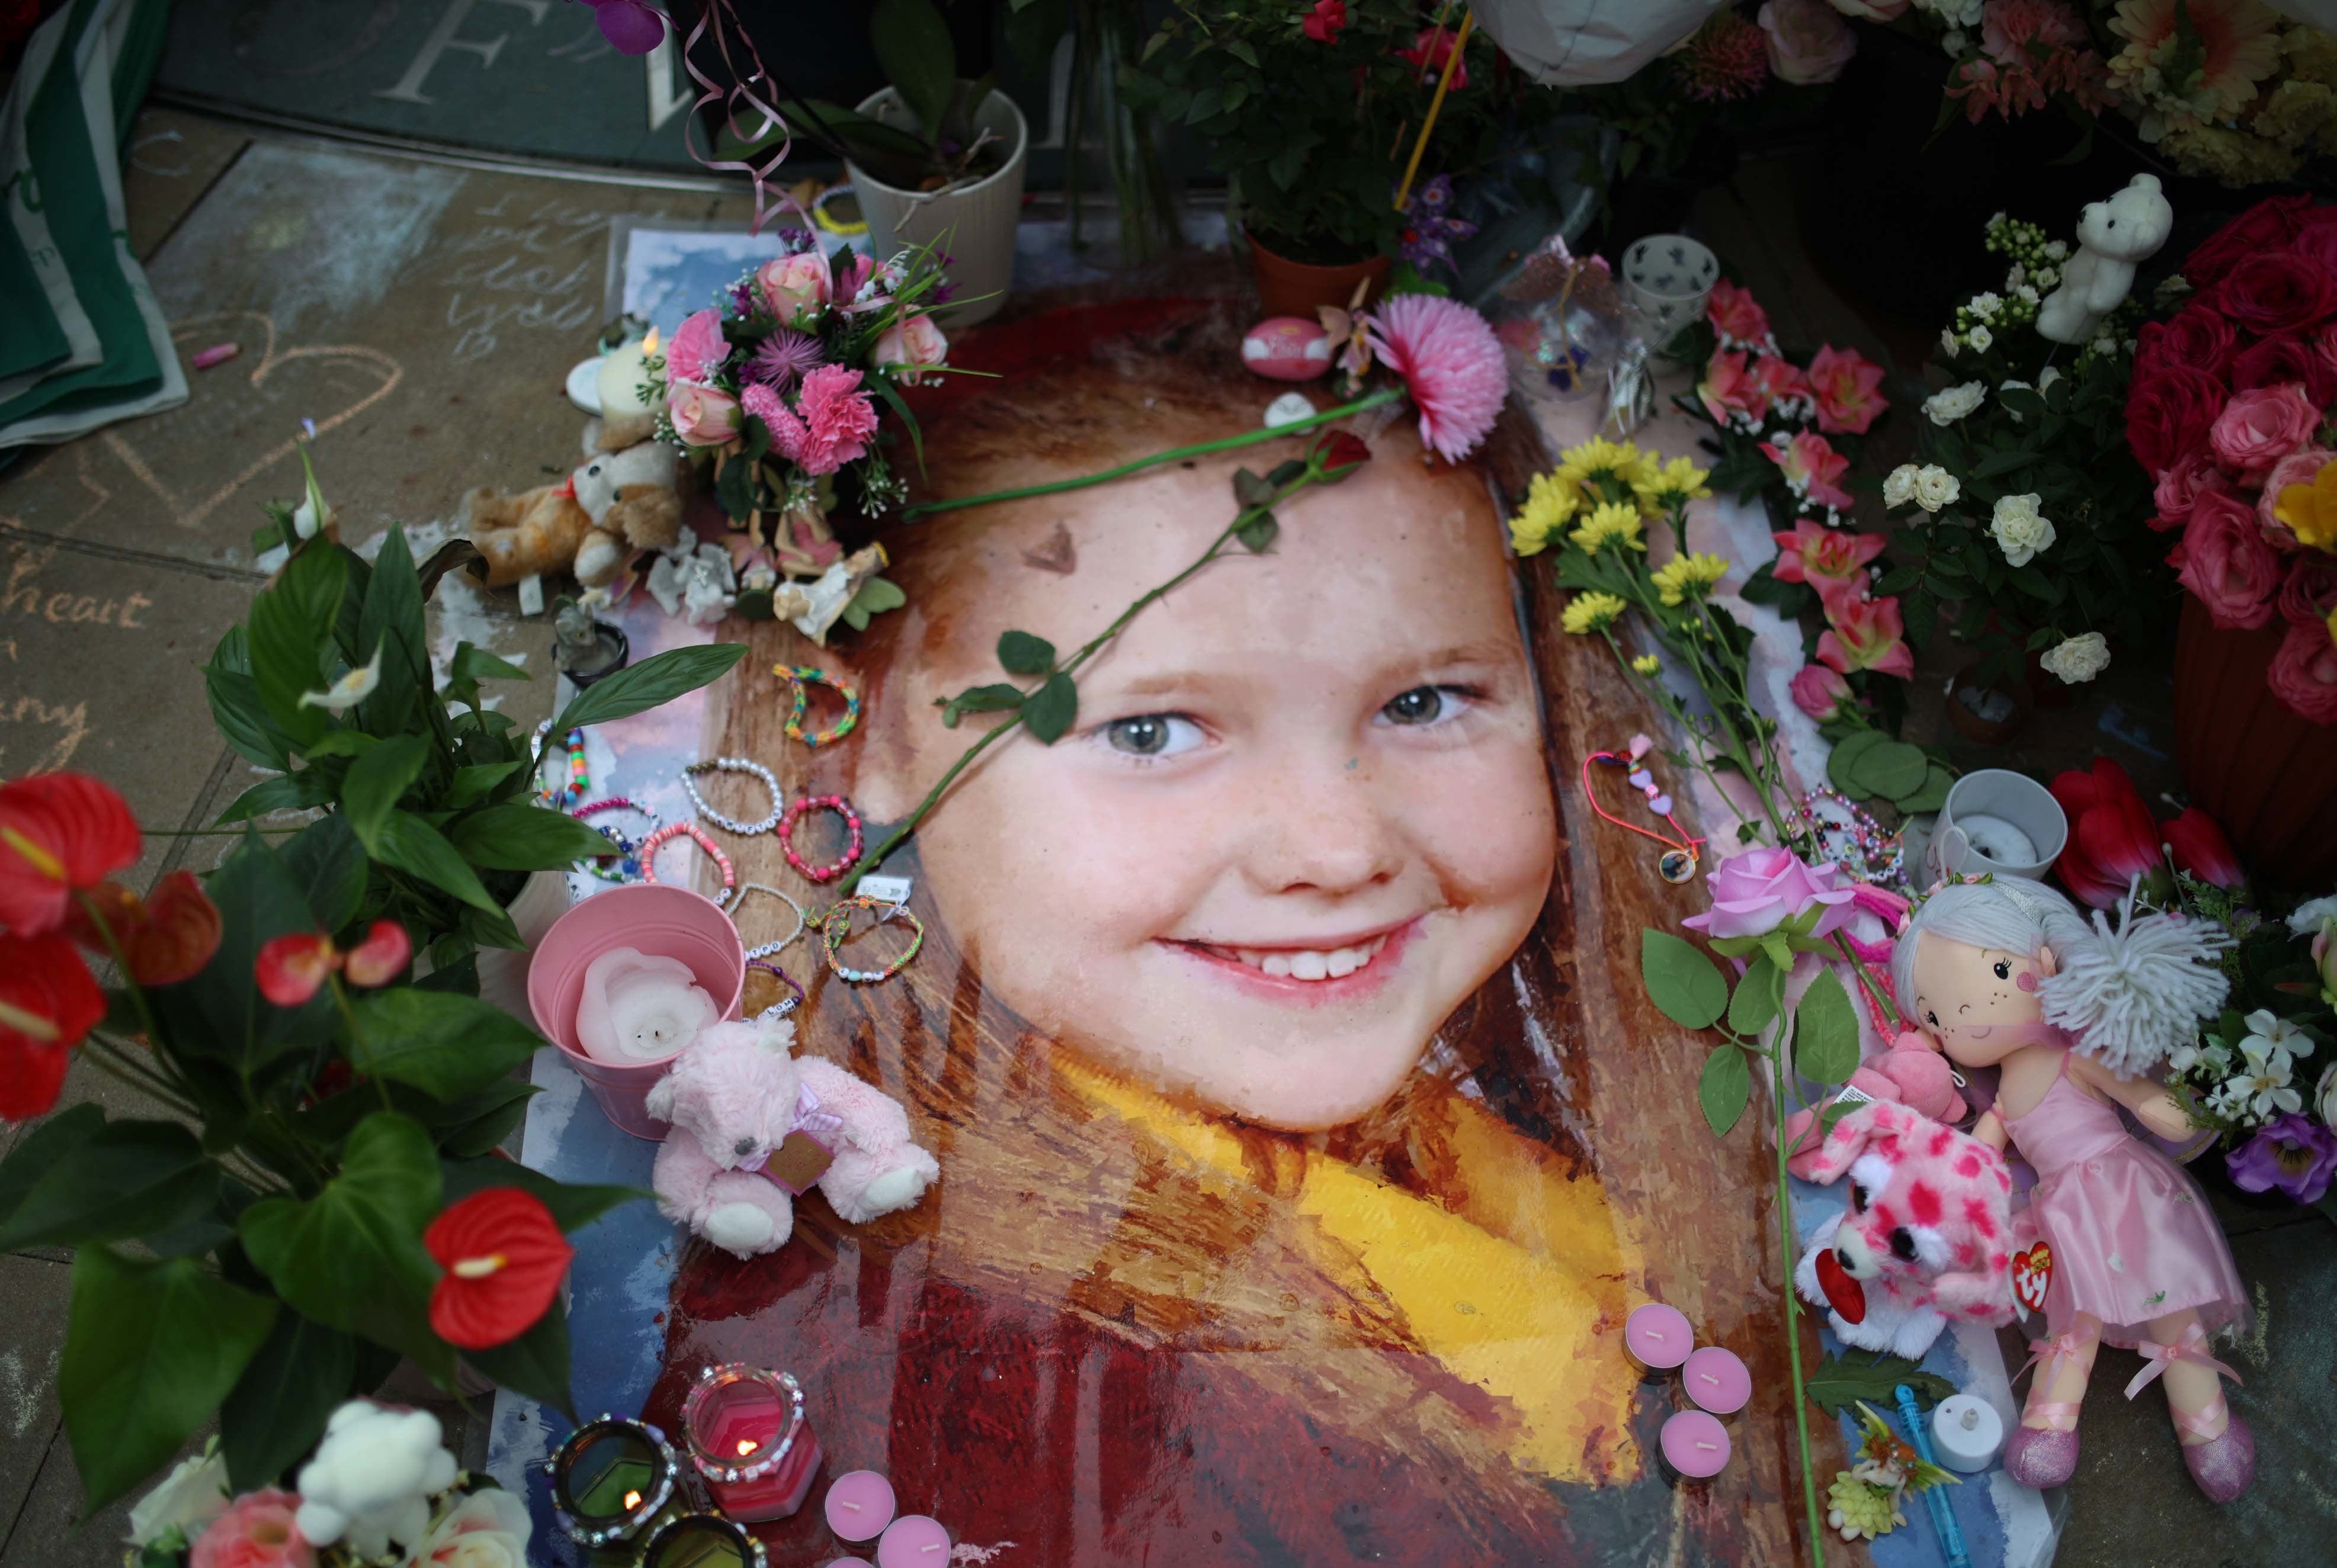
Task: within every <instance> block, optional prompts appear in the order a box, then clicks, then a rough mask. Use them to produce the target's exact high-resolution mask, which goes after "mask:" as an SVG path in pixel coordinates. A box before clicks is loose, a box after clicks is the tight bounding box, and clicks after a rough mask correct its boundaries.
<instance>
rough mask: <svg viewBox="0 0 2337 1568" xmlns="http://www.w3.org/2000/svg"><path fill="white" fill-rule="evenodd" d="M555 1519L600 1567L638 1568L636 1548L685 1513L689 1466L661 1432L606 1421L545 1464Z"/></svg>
mask: <svg viewBox="0 0 2337 1568" xmlns="http://www.w3.org/2000/svg"><path fill="white" fill-rule="evenodd" d="M543 1468H544V1473H545V1474H546V1475H550V1476H551V1477H552V1508H553V1510H554V1513H555V1516H556V1517H557V1518H558V1519H559V1520H560V1522H561V1524H562V1526H564V1527H565V1528H566V1530H567V1531H568V1534H569V1538H570V1539H571V1540H572V1541H574V1542H575V1543H576V1544H577V1545H579V1546H582V1547H583V1548H584V1549H585V1552H586V1554H587V1556H588V1559H589V1560H591V1561H593V1562H604V1561H605V1562H612V1563H628V1564H630V1563H632V1562H633V1560H634V1558H635V1557H636V1556H637V1555H638V1549H637V1548H636V1547H635V1545H634V1544H633V1543H634V1542H635V1541H636V1540H638V1539H640V1538H642V1537H643V1536H645V1535H646V1534H649V1533H650V1532H651V1531H652V1530H653V1529H654V1528H655V1526H656V1524H658V1523H659V1522H660V1521H662V1520H664V1519H668V1518H670V1517H673V1516H674V1515H676V1514H680V1511H681V1509H680V1504H677V1503H676V1502H675V1495H676V1494H677V1492H678V1491H679V1490H680V1481H681V1461H680V1458H679V1457H678V1456H677V1455H675V1453H674V1451H673V1450H672V1449H671V1448H670V1447H668V1446H666V1442H665V1438H664V1436H663V1435H662V1434H661V1433H660V1432H659V1431H658V1429H657V1428H656V1427H654V1426H647V1425H644V1424H643V1423H641V1422H639V1421H621V1420H618V1419H617V1418H616V1417H614V1416H601V1418H600V1419H599V1420H597V1421H588V1422H586V1423H585V1424H584V1425H583V1426H579V1427H578V1428H577V1429H576V1430H575V1431H573V1432H572V1433H570V1434H569V1435H568V1437H567V1439H566V1440H565V1441H564V1442H562V1444H561V1445H560V1448H559V1451H558V1452H557V1453H555V1454H553V1455H552V1457H551V1458H550V1459H548V1460H546V1461H544V1465H543Z"/></svg>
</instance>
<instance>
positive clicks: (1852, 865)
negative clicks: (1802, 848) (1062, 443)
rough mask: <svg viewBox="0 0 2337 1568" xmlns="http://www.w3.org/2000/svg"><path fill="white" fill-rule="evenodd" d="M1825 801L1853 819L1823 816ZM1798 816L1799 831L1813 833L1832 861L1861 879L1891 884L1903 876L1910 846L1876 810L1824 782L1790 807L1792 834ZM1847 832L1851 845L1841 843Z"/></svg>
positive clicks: (1788, 829) (1787, 826) (1789, 829)
mask: <svg viewBox="0 0 2337 1568" xmlns="http://www.w3.org/2000/svg"><path fill="white" fill-rule="evenodd" d="M1821 800H1829V801H1832V802H1833V804H1834V805H1836V806H1838V807H1840V808H1841V809H1842V814H1843V816H1844V817H1847V818H1850V820H1848V821H1847V822H1843V821H1839V820H1836V819H1835V818H1833V817H1832V816H1831V815H1828V816H1824V817H1822V816H1820V815H1819V814H1818V809H1817V807H1818V802H1819V801H1821ZM1797 818H1798V820H1799V822H1800V828H1799V831H1801V832H1805V833H1807V834H1809V836H1810V838H1811V839H1812V840H1813V841H1814V843H1815V845H1816V847H1817V848H1818V850H1819V851H1820V853H1822V854H1823V855H1824V857H1825V858H1827V859H1829V860H1836V861H1840V862H1842V864H1843V869H1845V870H1847V871H1850V872H1851V873H1852V874H1853V876H1855V877H1858V879H1859V880H1860V881H1862V882H1872V883H1875V884H1877V885H1879V886H1886V887H1887V886H1888V885H1889V884H1891V883H1892V882H1896V881H1897V880H1898V879H1899V873H1900V870H1901V868H1902V867H1903V866H1904V864H1905V862H1906V858H1907V847H1906V845H1905V844H1904V843H1903V842H1902V840H1901V838H1900V836H1899V835H1898V834H1896V833H1894V832H1892V831H1891V830H1890V829H1888V828H1884V827H1883V826H1882V823H1881V822H1880V821H1879V820H1877V819H1876V818H1875V815H1874V813H1873V812H1872V811H1869V810H1868V809H1866V808H1865V807H1863V806H1861V805H1859V804H1858V803H1857V802H1855V801H1853V800H1852V799H1850V798H1849V797H1847V796H1845V795H1843V793H1842V792H1841V791H1840V790H1838V789H1835V788H1834V787H1833V785H1831V784H1821V785H1819V786H1818V787H1817V788H1816V789H1811V790H1807V791H1805V792H1804V794H1803V796H1802V798H1801V799H1799V800H1797V801H1795V802H1794V805H1793V806H1792V807H1791V808H1789V809H1787V810H1786V812H1785V831H1786V833H1787V834H1788V835H1789V836H1791V835H1793V834H1794V832H1795V831H1796V828H1795V826H1794V824H1795V821H1796V819H1797ZM1843 835H1847V836H1848V838H1849V840H1850V842H1849V844H1848V846H1847V847H1842V846H1841V845H1840V843H1839V838H1840V837H1841V836H1843Z"/></svg>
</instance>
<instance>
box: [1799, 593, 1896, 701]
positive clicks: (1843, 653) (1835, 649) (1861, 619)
mask: <svg viewBox="0 0 2337 1568" xmlns="http://www.w3.org/2000/svg"><path fill="white" fill-rule="evenodd" d="M1817 655H1818V662H1819V663H1821V664H1823V665H1824V666H1825V667H1826V668H1827V669H1829V670H1832V671H1836V672H1838V673H1840V674H1843V675H1847V674H1849V673H1850V672H1851V671H1853V670H1874V671H1880V672H1881V673H1882V674H1885V675H1896V676H1897V677H1898V678H1899V679H1900V680H1902V681H1912V680H1913V679H1914V678H1915V654H1914V651H1913V650H1912V649H1911V648H1909V647H1908V646H1907V622H1906V617H1905V616H1904V615H1903V614H1902V613H1901V612H1900V609H1899V601H1898V600H1896V599H1850V600H1845V601H1843V603H1840V604H1834V605H1829V606H1827V608H1826V629H1825V630H1824V631H1823V632H1819V633H1818V646H1817Z"/></svg>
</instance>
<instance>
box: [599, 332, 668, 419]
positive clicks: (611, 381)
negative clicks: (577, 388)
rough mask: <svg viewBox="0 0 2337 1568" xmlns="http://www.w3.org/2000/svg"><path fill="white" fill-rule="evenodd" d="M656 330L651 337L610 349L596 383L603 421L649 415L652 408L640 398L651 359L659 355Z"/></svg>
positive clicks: (604, 357) (648, 402)
mask: <svg viewBox="0 0 2337 1568" xmlns="http://www.w3.org/2000/svg"><path fill="white" fill-rule="evenodd" d="M657 348H658V335H657V328H654V327H652V328H650V333H649V336H648V337H646V338H635V339H634V340H633V341H632V342H631V343H627V344H624V345H622V346H621V347H619V348H611V350H609V352H608V353H607V354H606V355H605V356H603V357H602V358H601V375H600V379H599V380H598V382H597V383H596V386H597V387H598V389H599V391H600V394H601V417H602V418H603V419H621V418H623V417H625V416H626V415H629V414H647V413H649V412H650V408H651V407H653V406H652V405H651V404H650V400H649V399H648V398H646V397H642V396H641V384H642V383H643V382H645V381H647V380H648V379H649V375H650V372H649V365H648V363H647V361H648V359H649V357H650V355H652V354H654V353H656V352H657Z"/></svg>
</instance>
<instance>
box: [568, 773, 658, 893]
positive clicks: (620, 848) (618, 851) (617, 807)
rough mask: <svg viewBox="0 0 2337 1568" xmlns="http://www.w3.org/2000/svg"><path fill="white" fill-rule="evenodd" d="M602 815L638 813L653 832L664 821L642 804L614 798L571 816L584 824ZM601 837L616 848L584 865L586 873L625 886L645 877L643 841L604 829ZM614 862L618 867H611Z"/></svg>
mask: <svg viewBox="0 0 2337 1568" xmlns="http://www.w3.org/2000/svg"><path fill="white" fill-rule="evenodd" d="M602 811H636V812H639V813H640V815H641V816H644V817H646V818H649V819H650V830H651V831H652V832H654V831H655V830H656V829H657V828H658V826H659V821H660V818H659V817H658V814H657V813H656V812H654V811H652V810H650V809H649V808H648V807H646V806H644V805H642V804H641V803H640V801H638V800H631V799H626V798H625V797H624V796H622V795H611V796H610V797H608V798H607V799H602V800H595V801H592V802H591V803H590V804H589V805H583V806H579V807H578V808H576V809H575V810H573V811H571V812H570V813H569V815H570V816H571V817H573V818H576V819H577V820H578V821H580V822H581V821H582V820H584V818H588V817H592V816H596V815H598V814H599V813H601V812H602ZM600 833H601V837H602V838H606V839H607V840H608V841H609V842H610V844H611V846H612V847H613V848H612V851H611V853H610V854H607V855H595V856H592V858H589V859H586V860H584V861H582V862H581V864H582V866H583V867H584V869H585V870H587V871H590V872H591V873H592V875H593V876H595V877H599V878H600V879H601V881H603V882H615V883H619V884H623V883H626V882H632V881H637V880H639V879H640V875H641V846H640V841H639V840H637V839H632V838H626V837H625V836H624V835H623V834H621V833H620V832H618V831H617V830H616V829H615V828H601V829H600ZM611 860H613V861H615V862H616V865H615V866H614V867H611V865H610V864H609V862H610V861H611Z"/></svg>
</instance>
